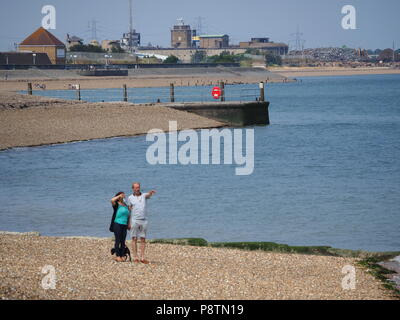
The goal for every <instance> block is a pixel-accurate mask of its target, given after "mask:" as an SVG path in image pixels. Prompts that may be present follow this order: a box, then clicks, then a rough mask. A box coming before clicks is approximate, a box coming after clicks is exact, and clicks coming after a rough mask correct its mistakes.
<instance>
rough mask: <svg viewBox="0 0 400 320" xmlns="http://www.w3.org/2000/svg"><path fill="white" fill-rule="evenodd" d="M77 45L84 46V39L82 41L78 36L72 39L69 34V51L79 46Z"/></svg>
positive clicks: (67, 44)
mask: <svg viewBox="0 0 400 320" xmlns="http://www.w3.org/2000/svg"><path fill="white" fill-rule="evenodd" d="M77 45H83V39H81V38H79V37H77V36H72V37H70V36H69V34H68V33H67V39H66V47H67V50H69V49H70V48H71V47H73V46H77Z"/></svg>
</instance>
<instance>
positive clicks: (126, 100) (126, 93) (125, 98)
mask: <svg viewBox="0 0 400 320" xmlns="http://www.w3.org/2000/svg"><path fill="white" fill-rule="evenodd" d="M124 101H125V102H128V91H127V89H126V84H124Z"/></svg>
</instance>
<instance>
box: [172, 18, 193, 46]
mask: <svg viewBox="0 0 400 320" xmlns="http://www.w3.org/2000/svg"><path fill="white" fill-rule="evenodd" d="M171 47H172V48H191V47H192V30H191V28H190V26H189V25H186V24H185V23H184V22H183V18H180V19H178V24H176V25H174V28H173V29H172V30H171Z"/></svg>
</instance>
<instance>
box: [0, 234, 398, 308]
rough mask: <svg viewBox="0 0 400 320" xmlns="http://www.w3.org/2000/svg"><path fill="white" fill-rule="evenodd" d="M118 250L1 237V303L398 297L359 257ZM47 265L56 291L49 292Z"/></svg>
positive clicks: (151, 247)
mask: <svg viewBox="0 0 400 320" xmlns="http://www.w3.org/2000/svg"><path fill="white" fill-rule="evenodd" d="M128 245H129V246H130V241H128ZM112 246H113V241H112V239H111V238H104V239H100V238H84V237H71V238H68V237H45V236H38V235H37V234H34V233H33V234H29V233H28V234H17V233H3V234H0V255H1V262H0V277H1V281H0V296H1V299H33V300H36V299H40V300H41V299H57V300H64V299H72V300H75V299H89V300H97V299H116V300H118V299H132V300H153V299H163V300H164V299H165V300H173V299H176V300H181V299H189V300H192V299H202V300H209V299H215V300H219V299H228V300H230V299H240V300H247V299H257V300H258V299H260V300H265V299H271V300H287V299H302V300H303V299H304V300H309V299H311V300H319V299H323V300H324V299H333V300H342V299H345V300H353V299H355V300H376V299H379V300H394V299H398V298H396V297H395V296H394V295H393V293H392V292H391V291H390V290H388V289H385V288H384V287H383V285H382V284H381V282H379V280H377V279H375V278H374V277H373V276H372V275H370V274H369V273H367V272H366V270H364V269H363V268H361V267H359V266H357V264H356V262H357V259H354V258H342V257H331V256H319V255H304V254H292V253H290V254H289V253H275V252H264V251H245V250H238V249H227V248H210V247H194V246H182V245H172V244H157V243H149V244H148V248H147V253H148V254H147V258H148V260H149V261H150V264H148V265H145V264H141V263H130V262H115V261H113V260H112V256H111V254H110V248H111V247H112ZM347 265H350V266H354V267H355V268H356V286H355V289H353V290H352V289H349V290H344V289H343V288H342V281H343V278H344V277H345V274H343V273H342V269H343V267H345V266H347ZM46 266H47V268H49V267H48V266H51V267H53V268H54V269H53V270H54V274H55V279H56V281H55V286H54V288H48V287H46V286H44V287H43V282H44V283H46V281H45V279H44V278H45V277H46V276H48V272H49V271H48V270H49V269H44V268H45V267H46ZM44 288H47V289H44Z"/></svg>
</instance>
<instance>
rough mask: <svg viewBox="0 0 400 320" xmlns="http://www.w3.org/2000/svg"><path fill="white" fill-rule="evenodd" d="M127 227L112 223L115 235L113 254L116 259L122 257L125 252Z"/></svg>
mask: <svg viewBox="0 0 400 320" xmlns="http://www.w3.org/2000/svg"><path fill="white" fill-rule="evenodd" d="M127 229H128V226H127V225H125V224H119V223H115V222H114V235H115V246H114V248H115V254H116V255H117V257H123V256H124V251H125V240H126V231H127Z"/></svg>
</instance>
